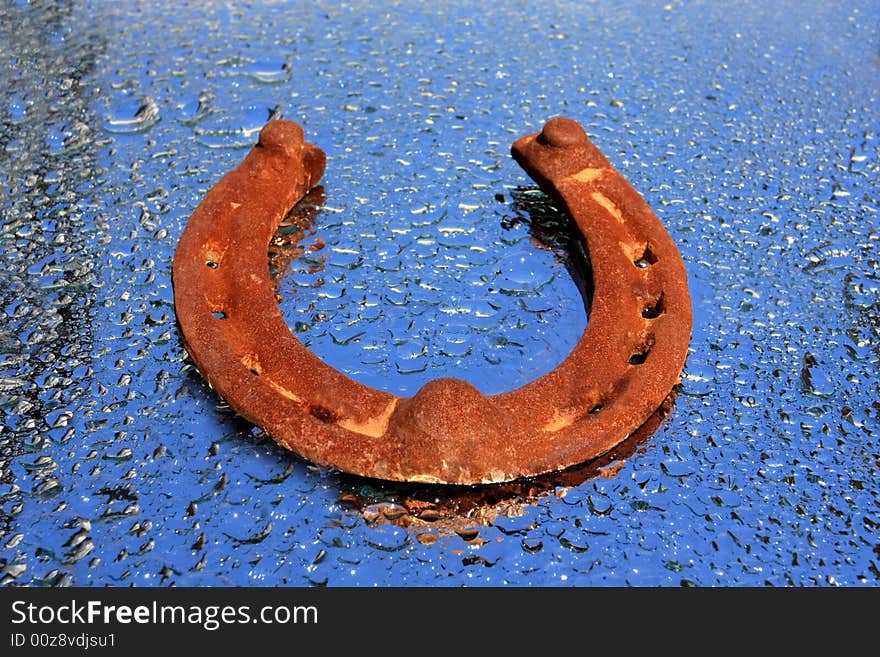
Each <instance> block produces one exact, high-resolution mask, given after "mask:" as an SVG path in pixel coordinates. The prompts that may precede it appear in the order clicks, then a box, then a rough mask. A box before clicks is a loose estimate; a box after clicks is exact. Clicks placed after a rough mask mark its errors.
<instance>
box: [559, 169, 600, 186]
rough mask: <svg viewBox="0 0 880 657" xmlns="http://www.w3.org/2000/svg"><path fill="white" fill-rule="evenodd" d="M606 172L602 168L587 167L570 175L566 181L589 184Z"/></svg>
mask: <svg viewBox="0 0 880 657" xmlns="http://www.w3.org/2000/svg"><path fill="white" fill-rule="evenodd" d="M606 171H607V169H604V168H598V169H597V168H594V167H587V168H586V169H581V170H580V171H578V172H577V173H575V174H572V175H571V176H569V177H568V179H569V180H573V181H575V182H579V183H591V182H594V181H596V180H598V179H599V178H601V177H602V174H604V173H605V172H606Z"/></svg>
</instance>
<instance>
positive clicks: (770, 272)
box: [0, 1, 880, 586]
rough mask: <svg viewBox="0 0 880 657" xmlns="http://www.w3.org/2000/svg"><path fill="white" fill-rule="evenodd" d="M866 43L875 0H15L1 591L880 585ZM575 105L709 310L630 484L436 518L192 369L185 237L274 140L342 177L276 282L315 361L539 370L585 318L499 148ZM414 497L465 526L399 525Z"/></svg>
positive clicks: (6, 142)
mask: <svg viewBox="0 0 880 657" xmlns="http://www.w3.org/2000/svg"><path fill="white" fill-rule="evenodd" d="M878 23H880V6H878V5H877V3H875V2H870V1H855V2H844V3H833V4H832V3H825V2H820V1H815V2H793V1H791V2H775V3H764V2H744V3H738V6H737V9H736V10H732V9H731V8H730V7H729V3H725V2H703V3H681V2H671V3H669V4H667V5H663V4H660V3H650V2H643V3H612V2H602V3H582V2H552V3H551V2H539V3H533V2H528V3H527V2H514V3H504V4H503V6H495V7H486V6H484V5H483V3H470V2H450V3H417V2H407V1H401V2H396V3H368V2H357V3H352V4H337V3H321V4H317V3H311V2H303V3H285V2H278V3H269V2H255V3H250V4H247V5H241V6H240V7H233V6H231V5H230V4H229V3H212V2H175V3H139V2H128V1H126V2H114V3H103V2H83V3H80V2H60V3H35V4H33V5H30V4H28V3H25V2H8V1H4V2H3V3H2V4H0V94H2V95H0V185H2V190H3V195H2V200H0V212H2V233H0V240H2V241H0V253H2V258H3V260H2V270H0V321H2V323H0V409H2V431H0V505H2V506H0V582H2V583H3V584H6V585H24V584H32V585H65V584H75V585H107V584H109V585H132V584H134V585H170V584H178V585H220V584H235V585H297V586H299V585H323V584H326V585H364V586H366V585H463V584H464V585H502V584H515V585H606V584H615V585H617V584H637V585H679V584H696V585H763V584H772V585H801V584H805V585H860V584H867V585H877V583H878V580H880V495H878V490H880V475H878V470H880V448H878V428H877V421H878V416H880V402H878V397H880V395H878V360H880V319H878V318H880V295H878V287H880V281H878V274H877V261H878V241H880V230H878V219H877V211H878V199H877V190H878V155H880V153H878V129H880V112H878V107H877V94H878V81H880V54H878V53H880V44H878V34H880V31H878ZM560 114H562V115H566V116H570V117H572V118H576V119H577V120H579V121H581V122H582V123H583V124H584V125H585V127H586V128H587V130H588V132H589V133H590V134H591V135H592V136H593V137H594V141H595V142H596V143H597V144H598V145H599V147H600V148H602V149H603V151H604V152H605V153H606V154H607V155H608V156H609V157H610V159H611V160H612V162H613V163H614V164H615V165H616V166H617V167H618V168H619V170H620V171H621V172H622V173H624V175H626V176H627V177H628V178H629V180H630V181H631V182H632V183H633V185H634V186H635V187H636V188H637V189H639V190H640V191H641V192H642V193H643V195H644V196H645V197H646V199H647V200H648V202H649V203H650V204H651V205H652V207H654V208H655V210H656V212H657V214H658V215H659V216H660V218H661V219H662V220H663V221H664V223H665V224H666V225H667V227H668V228H669V230H670V232H671V234H672V235H673V237H674V239H675V240H676V242H677V244H678V245H679V247H680V250H681V252H682V255H683V257H684V260H685V262H686V264H687V267H688V271H689V276H690V282H691V289H692V294H693V301H694V310H695V315H696V327H695V331H694V336H693V342H692V345H691V353H690V356H689V360H688V363H687V367H686V370H685V373H684V379H683V384H682V389H681V394H680V396H679V397H678V400H677V402H676V406H675V409H674V411H673V413H672V415H671V416H670V417H669V418H668V419H667V421H666V422H665V424H664V425H663V426H662V427H661V428H660V430H659V431H658V432H657V433H656V435H655V436H654V437H653V438H652V439H651V440H650V441H649V442H648V443H647V444H646V446H645V447H644V448H643V449H641V450H640V451H638V452H636V453H635V454H633V455H632V456H631V457H630V458H628V459H626V460H625V462H623V463H622V464H621V463H618V464H617V466H620V467H619V470H617V471H616V476H604V477H601V476H600V477H596V478H590V479H588V480H587V481H584V482H582V483H579V484H576V485H570V486H562V485H559V486H554V485H552V484H551V485H549V486H545V488H549V490H545V491H544V492H540V491H538V490H537V489H536V490H535V491H532V492H531V493H530V492H529V491H528V490H526V491H522V490H521V491H520V492H518V493H516V494H510V495H507V496H506V497H505V496H504V495H501V496H500V497H502V498H504V499H501V500H498V499H493V500H492V501H491V502H486V503H485V504H481V503H471V504H469V505H464V506H462V507H461V508H460V509H459V510H458V511H454V510H453V511H449V510H448V507H444V506H443V505H444V500H443V499H442V494H443V493H442V491H440V492H437V491H434V490H432V491H428V493H425V491H412V490H407V489H406V488H405V487H404V488H391V487H385V488H383V487H382V486H381V485H379V484H377V483H375V482H368V481H365V480H359V479H356V478H352V477H346V476H342V475H339V474H338V473H334V472H331V471H328V470H326V469H324V468H317V467H313V466H310V465H309V464H307V463H306V462H304V461H302V460H300V459H298V458H296V457H294V456H292V455H290V454H288V453H286V452H283V451H282V450H280V449H278V448H276V447H275V445H274V443H273V442H272V441H271V440H269V439H267V438H266V437H265V436H263V435H261V433H260V432H259V430H257V429H255V428H253V427H251V426H250V425H248V424H247V423H245V422H243V421H241V420H238V419H236V417H235V416H234V415H232V414H231V413H230V412H229V411H228V409H225V408H224V407H223V405H222V403H221V402H220V401H219V400H218V399H217V398H216V397H215V396H214V395H213V394H212V393H211V391H210V390H208V388H207V387H206V386H205V385H204V383H203V382H202V380H201V378H200V376H199V375H198V373H197V372H195V371H194V370H193V368H192V366H190V365H188V364H187V362H186V359H185V353H184V351H183V349H182V347H181V344H180V339H179V335H178V332H177V329H176V326H175V320H174V312H173V305H172V301H173V298H172V291H171V285H170V268H171V258H172V255H173V251H174V247H175V245H176V242H177V239H178V237H179V235H180V233H181V231H182V229H183V226H184V224H185V222H186V220H187V218H188V216H189V215H190V214H191V212H192V210H193V209H194V208H195V206H196V205H197V203H198V201H199V200H200V198H201V197H202V196H203V195H204V194H205V192H206V191H207V190H208V189H209V188H210V187H211V186H212V185H213V184H214V183H215V182H216V181H217V180H218V179H219V177H220V176H221V175H222V174H223V173H224V172H226V171H227V170H229V169H230V168H232V167H233V166H235V164H236V163H237V162H238V161H239V160H240V159H241V158H242V157H243V155H244V153H245V152H246V149H247V148H248V147H249V146H250V145H251V144H252V143H253V142H254V141H255V139H256V133H257V130H258V129H259V127H260V126H261V125H262V124H263V123H264V122H265V121H266V120H267V119H268V118H270V117H273V116H284V117H286V118H291V119H294V120H297V121H299V122H301V123H302V124H303V126H304V127H305V130H306V134H307V135H308V137H309V139H310V140H312V141H314V142H315V143H317V144H319V145H320V146H321V147H322V148H324V149H325V150H326V152H327V154H328V157H329V160H328V168H327V174H326V176H325V178H324V185H325V192H326V200H325V202H324V207H323V209H322V211H321V212H320V214H319V215H318V218H317V224H316V226H315V229H314V230H315V233H314V235H309V236H308V237H307V238H306V242H307V243H314V244H318V242H317V240H318V239H320V240H323V242H324V243H325V244H326V246H325V247H324V248H323V249H320V250H318V251H315V252H314V254H310V256H309V259H308V260H302V259H301V260H298V261H297V262H295V263H294V264H293V265H292V269H293V271H291V272H290V273H289V274H288V275H287V276H285V277H284V278H283V279H282V281H281V292H282V296H283V300H282V309H283V311H284V313H285V316H286V317H287V319H288V321H289V323H290V324H291V326H292V327H294V329H295V330H296V331H298V335H299V336H300V337H301V339H303V340H304V341H305V342H306V343H307V344H309V345H310V346H311V348H312V349H314V350H315V351H316V352H317V353H318V354H319V355H321V356H322V357H323V358H325V359H326V360H327V361H328V362H330V363H332V364H333V365H334V366H336V367H339V368H341V369H344V370H345V371H347V372H349V373H350V374H352V375H353V376H355V377H356V378H358V379H359V380H361V381H363V382H365V383H368V384H370V385H375V386H378V387H382V388H385V389H387V390H391V391H394V392H401V393H411V392H413V391H415V390H416V389H418V387H419V386H420V385H421V384H422V383H423V382H424V381H426V380H428V379H430V378H433V377H435V376H447V375H455V376H460V377H462V378H465V379H467V380H469V381H471V382H472V383H474V384H475V385H477V387H479V388H480V389H481V390H483V391H484V392H486V393H490V392H499V391H503V390H508V389H512V388H515V387H517V386H518V385H521V384H523V383H525V382H527V381H529V380H531V379H532V378H534V377H536V376H539V375H540V374H542V373H544V372H545V371H547V370H549V369H551V368H552V367H553V366H554V365H555V364H556V363H558V362H559V361H560V360H562V359H563V358H564V357H565V355H566V354H567V353H568V351H569V350H570V349H571V347H572V346H573V344H574V343H575V341H576V339H577V337H578V336H579V334H580V333H581V331H582V330H583V327H584V325H585V323H586V321H587V320H586V314H585V312H584V308H583V304H582V302H581V297H580V294H579V292H578V289H577V286H576V285H575V283H574V282H573V280H572V278H571V276H570V274H569V268H568V265H570V262H568V261H567V260H566V256H565V252H564V249H563V248H561V246H564V242H565V239H564V235H562V236H557V237H551V238H549V239H546V240H544V242H542V241H541V240H536V239H533V234H534V233H535V232H536V230H535V224H536V220H535V218H534V214H541V212H536V213H530V212H529V211H528V208H527V207H525V206H529V203H532V204H533V205H537V206H538V207H539V208H540V207H543V208H544V209H543V210H542V212H543V213H544V214H549V215H551V216H552V214H553V212H552V208H548V207H547V204H546V200H545V199H544V200H542V199H541V198H540V196H539V195H536V194H535V193H534V191H533V190H532V189H531V187H530V185H531V183H530V181H529V180H528V179H527V177H526V176H525V174H524V173H522V172H521V171H520V170H519V169H518V167H517V166H516V165H515V163H513V161H512V160H511V159H510V158H509V155H508V149H509V145H510V143H511V142H512V141H513V140H514V139H515V138H516V137H518V136H520V135H522V134H525V133H527V132H531V131H534V130H537V129H538V128H539V127H540V126H541V125H542V124H543V122H544V121H546V120H547V119H548V118H550V117H552V116H555V115H560ZM515 201H516V202H515ZM530 228H531V230H530ZM310 240H311V242H310ZM613 472H614V469H613V468H612V469H611V470H610V471H606V475H610V474H613ZM538 488H540V487H538ZM426 495H427V496H428V497H431V496H434V497H433V498H431V499H430V500H429V501H431V502H434V501H435V502H436V503H437V507H438V508H441V509H445V510H442V511H441V512H439V513H435V515H434V516H431V515H430V514H427V515H425V516H424V517H421V518H419V517H417V516H418V514H413V515H410V514H409V513H404V512H403V511H405V510H407V509H409V510H412V507H407V506H406V505H405V504H403V502H405V501H406V499H407V497H408V496H410V497H412V496H416V497H418V496H421V497H422V498H425V496H426ZM438 515H439V520H438V519H435V518H436V517H437V516H438Z"/></svg>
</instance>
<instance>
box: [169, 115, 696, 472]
mask: <svg viewBox="0 0 880 657" xmlns="http://www.w3.org/2000/svg"><path fill="white" fill-rule="evenodd" d="M512 152H513V156H514V157H515V158H516V160H517V161H518V162H519V163H520V164H521V165H522V166H523V168H524V169H525V170H526V172H527V173H528V174H529V175H530V176H531V177H532V178H534V179H535V180H536V181H537V182H538V184H539V185H540V186H541V188H542V189H544V190H545V191H546V192H547V193H549V194H551V195H552V196H553V197H554V198H556V200H557V201H558V202H560V204H561V206H562V207H563V208H564V209H565V211H566V212H567V213H568V214H569V216H570V218H571V221H572V226H573V228H574V230H575V232H576V233H577V234H578V235H579V237H580V238H581V239H582V240H583V242H584V245H585V247H586V250H587V253H588V255H589V258H590V262H591V268H592V271H593V279H594V280H593V287H594V294H593V300H592V307H591V311H590V320H589V323H588V325H587V328H586V330H585V332H584V334H583V336H582V337H581V339H580V340H579V342H578V344H577V346H576V347H575V349H574V350H573V351H572V353H571V354H570V355H569V356H568V358H566V359H565V361H563V362H562V363H561V364H560V365H559V366H558V367H557V368H556V369H554V370H553V371H552V372H550V373H548V374H547V375H545V376H543V377H541V378H540V379H537V380H536V381H533V382H531V383H529V384H527V385H525V386H523V387H521V388H519V389H517V390H513V391H510V392H507V393H504V394H501V395H494V396H490V397H486V396H484V395H482V394H481V393H480V392H479V391H478V390H476V388H474V387H473V386H472V385H470V384H469V383H467V382H464V381H461V380H457V379H436V380H434V381H431V382H429V383H428V384H426V385H425V386H424V387H423V388H422V389H421V390H420V391H419V392H418V393H416V394H415V395H414V396H412V397H409V398H401V397H398V396H396V395H391V394H389V393H386V392H383V391H380V390H376V389H373V388H369V387H367V386H364V385H362V384H360V383H358V382H356V381H354V380H353V379H351V378H349V377H347V376H345V375H344V374H342V373H341V372H339V371H337V370H335V369H334V368H332V367H330V366H329V365H327V364H326V363H324V362H323V361H322V360H320V359H319V358H318V357H316V356H315V355H314V354H312V353H311V352H310V351H309V350H308V349H307V348H306V347H304V346H303V345H302V343H301V342H300V341H299V340H298V339H297V338H296V337H295V336H294V335H293V334H292V333H291V331H290V329H289V328H288V327H287V325H286V323H285V321H284V318H283V316H282V315H281V311H280V309H279V308H278V304H277V302H276V300H275V297H274V288H273V285H272V281H271V279H270V276H269V272H268V267H267V262H266V261H267V248H268V244H269V242H270V240H271V238H272V235H273V234H274V232H275V230H276V228H277V226H278V224H279V223H280V222H281V220H282V219H283V218H284V216H285V215H286V214H287V213H288V211H289V210H290V208H292V207H293V205H295V204H296V203H297V202H298V201H299V200H300V199H301V198H302V197H303V195H304V194H306V192H308V190H309V189H310V188H311V187H312V186H314V185H315V184H317V182H318V181H319V179H320V177H321V175H322V173H323V171H324V166H325V157H324V153H323V151H321V149H320V148H318V147H317V146H313V145H311V144H307V143H306V142H305V140H304V137H303V131H302V129H301V128H300V127H299V126H298V125H296V124H295V123H292V122H290V121H280V120H279V121H273V122H271V123H269V124H267V125H266V126H265V127H264V128H263V130H262V132H261V133H260V141H259V144H258V145H257V146H255V147H254V148H253V150H252V151H251V152H250V153H249V154H248V155H247V156H246V157H245V159H244V161H243V162H242V163H241V164H240V165H239V166H238V167H237V168H236V169H234V170H233V171H231V172H230V173H228V174H227V175H226V176H224V177H223V178H222V179H221V180H220V182H218V183H217V185H216V186H215V187H214V188H212V189H211V190H210V191H209V192H208V194H207V195H206V197H205V198H204V200H203V201H202V202H201V203H200V204H199V206H198V207H197V208H196V210H195V212H194V213H193V215H192V217H191V218H190V220H189V222H188V223H187V226H186V229H185V230H184V232H183V235H182V236H181V239H180V243H179V245H178V247H177V251H176V252H175V256H174V263H173V283H174V297H175V309H176V312H177V316H178V321H179V324H180V328H181V333H182V336H183V341H184V343H185V345H186V347H187V349H188V351H189V353H190V356H191V357H192V360H193V362H194V363H195V364H196V366H197V367H198V369H199V371H200V372H201V373H202V375H203V376H204V377H205V379H206V380H207V381H208V383H209V384H210V385H211V386H212V387H213V388H214V389H215V390H216V391H217V393H218V394H219V395H220V396H221V397H223V398H224V399H225V400H226V401H227V402H228V403H229V404H230V406H231V407H232V408H233V409H235V410H236V411H237V412H238V413H239V414H240V415H242V416H243V417H245V418H246V419H248V420H250V421H251V422H253V423H255V424H257V425H259V426H261V427H263V428H264V429H265V430H266V431H267V432H268V433H269V434H270V435H271V436H272V437H273V438H274V439H275V440H276V441H277V442H278V443H279V444H280V445H282V446H284V447H286V448H288V449H291V450H293V451H296V452H297V453H299V454H300V455H302V456H304V457H305V458H308V459H311V460H313V461H315V462H317V463H321V464H325V465H329V466H334V467H336V468H339V469H341V470H344V471H347V472H352V473H355V474H359V475H363V476H368V477H379V478H384V479H393V480H401V481H415V482H432V483H454V484H474V483H489V482H500V481H507V480H512V479H516V478H519V477H524V476H530V475H537V474H541V473H544V472H549V471H554V470H561V469H563V468H566V467H568V466H572V465H576V464H578V463H582V462H584V461H587V460H590V459H592V458H594V457H596V456H599V455H601V454H603V453H604V452H606V451H608V450H609V449H611V448H612V447H614V446H616V445H617V444H619V443H620V442H621V441H623V440H624V439H626V438H627V436H629V435H630V434H631V433H633V432H634V431H635V430H636V429H637V428H638V427H639V426H640V425H642V424H643V423H644V422H645V421H646V420H647V419H648V418H649V416H651V414H652V413H653V412H654V410H655V409H657V408H658V407H659V406H660V405H661V403H662V402H663V400H664V399H665V398H666V397H667V395H668V394H669V392H670V390H671V388H672V387H673V386H674V385H675V383H676V382H677V381H678V377H679V375H680V372H681V369H682V367H683V365H684V360H685V357H686V355H687V346H688V342H689V339H690V330H691V322H692V318H691V309H690V297H689V295H688V290H687V278H686V274H685V270H684V264H683V262H682V260H681V257H680V256H679V254H678V251H677V249H676V248H675V245H674V244H673V242H672V240H671V238H670V237H669V235H668V234H667V233H666V231H665V229H664V228H663V226H662V225H661V223H660V221H659V220H658V219H657V217H656V215H654V213H653V212H652V211H651V210H650V208H649V207H648V205H647V204H646V203H645V202H644V200H643V199H642V197H641V196H639V194H638V193H637V192H636V191H635V190H634V189H633V188H632V187H631V186H630V185H629V184H628V183H627V182H626V180H625V179H624V178H623V177H622V176H621V175H620V174H619V173H618V172H617V171H615V170H614V169H613V168H612V167H611V165H610V164H609V163H608V160H607V159H606V158H605V156H604V155H603V154H602V153H601V151H599V149H598V148H596V147H595V146H594V145H593V144H592V143H591V142H590V141H589V139H588V138H587V135H586V133H585V132H584V130H583V128H582V127H581V126H580V125H579V124H577V123H576V122H574V121H571V120H569V119H553V120H551V121H549V122H548V123H547V124H546V125H545V126H544V129H543V130H542V131H541V132H539V133H535V134H533V135H528V136H526V137H523V138H522V139H519V140H517V142H516V143H515V144H514V146H513V148H512Z"/></svg>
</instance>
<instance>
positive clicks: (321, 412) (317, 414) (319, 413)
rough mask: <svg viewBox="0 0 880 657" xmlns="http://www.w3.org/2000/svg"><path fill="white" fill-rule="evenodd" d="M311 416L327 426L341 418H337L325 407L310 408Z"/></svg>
mask: <svg viewBox="0 0 880 657" xmlns="http://www.w3.org/2000/svg"><path fill="white" fill-rule="evenodd" d="M309 414H310V415H311V416H312V417H314V418H315V419H318V420H320V421H321V422H324V423H326V424H330V423H332V422H336V420H338V419H339V416H337V415H336V413H334V412H333V411H331V410H330V409H329V408H326V407H324V406H309Z"/></svg>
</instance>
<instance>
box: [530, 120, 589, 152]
mask: <svg viewBox="0 0 880 657" xmlns="http://www.w3.org/2000/svg"><path fill="white" fill-rule="evenodd" d="M538 141H539V143H541V144H544V145H546V146H553V147H555V148H564V147H566V146H577V145H578V144H584V143H586V142H588V141H589V139H588V138H587V133H586V131H585V130H584V129H583V127H581V124H580V123H578V122H577V121H575V120H573V119H567V118H565V117H562V116H558V117H556V118H554V119H550V120H549V121H547V123H545V124H544V128H543V129H542V130H541V133H540V134H539V135H538Z"/></svg>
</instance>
